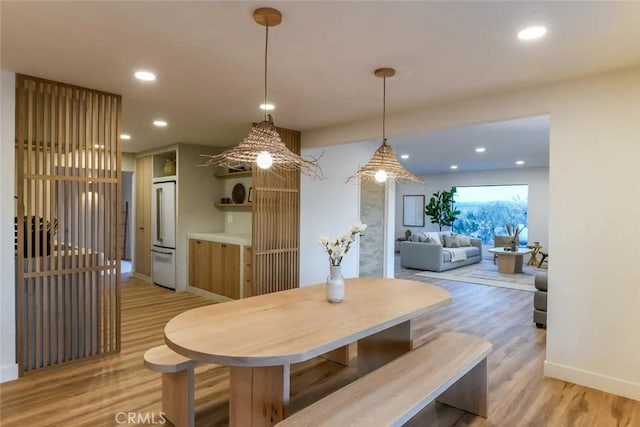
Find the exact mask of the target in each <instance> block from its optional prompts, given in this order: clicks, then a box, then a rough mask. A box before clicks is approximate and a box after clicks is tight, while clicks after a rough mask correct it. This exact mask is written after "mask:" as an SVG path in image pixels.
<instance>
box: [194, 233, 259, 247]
mask: <svg viewBox="0 0 640 427" xmlns="http://www.w3.org/2000/svg"><path fill="white" fill-rule="evenodd" d="M187 237H188V238H189V239H197V240H206V241H208V242H220V243H229V244H232V245H244V246H251V236H249V235H246V234H232V233H189V234H188V235H187Z"/></svg>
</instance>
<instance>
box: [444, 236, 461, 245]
mask: <svg viewBox="0 0 640 427" xmlns="http://www.w3.org/2000/svg"><path fill="white" fill-rule="evenodd" d="M444 247H445V248H459V247H460V243H458V238H457V237H456V236H444Z"/></svg>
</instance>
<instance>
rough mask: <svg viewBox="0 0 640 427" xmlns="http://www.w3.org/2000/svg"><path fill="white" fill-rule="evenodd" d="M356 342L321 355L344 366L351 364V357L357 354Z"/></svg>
mask: <svg viewBox="0 0 640 427" xmlns="http://www.w3.org/2000/svg"><path fill="white" fill-rule="evenodd" d="M355 351H356V344H355V343H354V344H349V345H345V346H342V347H340V348H336V349H335V350H332V351H330V352H328V353H325V354H322V355H320V357H322V358H323V359H327V360H330V361H332V362H335V363H338V364H340V365H342V366H350V363H351V362H350V361H351V357H352V356H353V354H355Z"/></svg>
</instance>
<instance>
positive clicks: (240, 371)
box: [229, 365, 290, 427]
mask: <svg viewBox="0 0 640 427" xmlns="http://www.w3.org/2000/svg"><path fill="white" fill-rule="evenodd" d="M229 372H230V373H229V425H230V426H231V427H245V426H251V427H268V426H273V425H275V424H276V423H278V422H280V421H282V420H283V419H284V417H285V411H286V406H287V404H288V403H289V376H290V367H289V365H285V366H264V367H254V368H243V367H235V366H232V367H230V368H229Z"/></svg>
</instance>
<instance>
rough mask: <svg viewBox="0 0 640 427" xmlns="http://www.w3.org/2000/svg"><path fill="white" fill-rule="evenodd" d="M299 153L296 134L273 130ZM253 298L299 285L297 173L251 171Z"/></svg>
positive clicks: (298, 178) (288, 130)
mask: <svg viewBox="0 0 640 427" xmlns="http://www.w3.org/2000/svg"><path fill="white" fill-rule="evenodd" d="M277 129H278V133H279V134H280V138H281V139H282V141H283V142H284V143H285V144H286V145H287V147H288V148H289V149H290V150H291V151H293V152H294V153H298V154H299V153H300V132H298V131H294V130H290V129H284V128H277ZM253 191H254V201H253V207H252V213H253V220H252V222H253V237H252V244H253V295H261V294H266V293H270V292H278V291H283V290H286V289H293V288H297V287H298V286H299V276H300V275H299V269H300V253H299V247H300V172H286V171H282V170H278V169H275V170H273V171H263V170H260V169H258V168H255V167H254V168H253Z"/></svg>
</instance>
